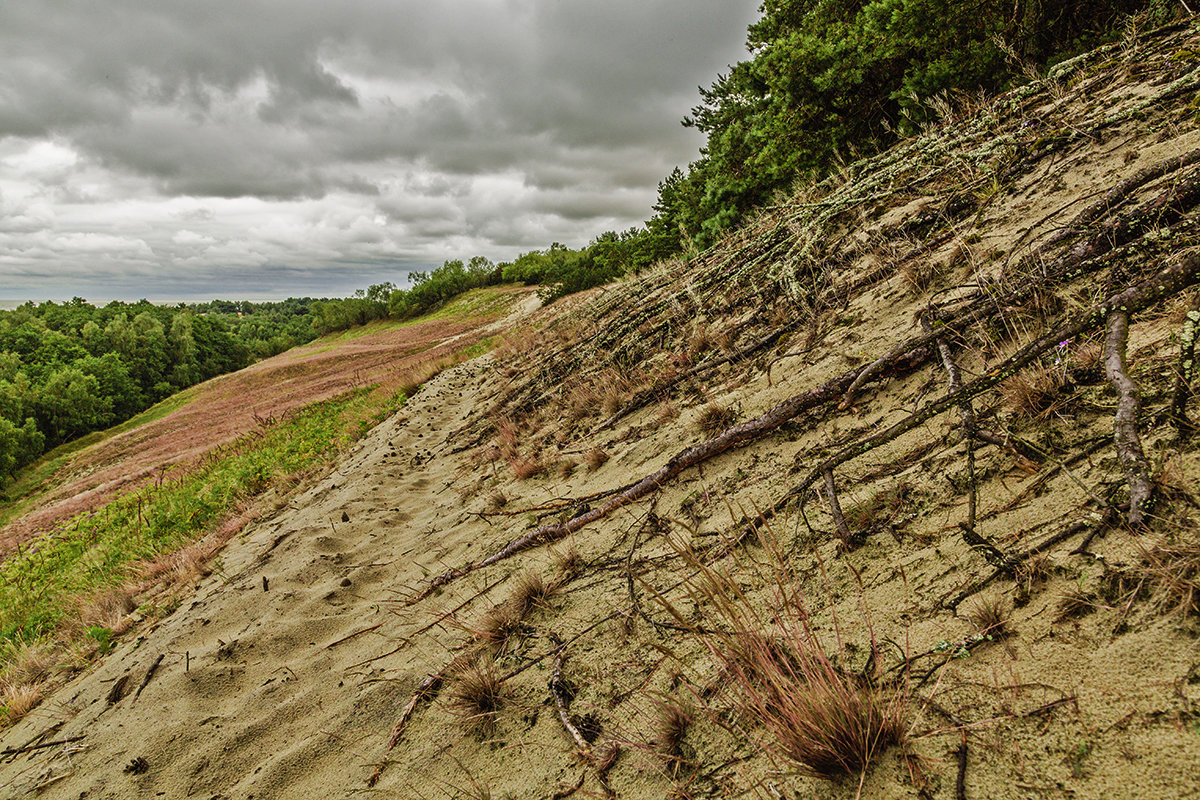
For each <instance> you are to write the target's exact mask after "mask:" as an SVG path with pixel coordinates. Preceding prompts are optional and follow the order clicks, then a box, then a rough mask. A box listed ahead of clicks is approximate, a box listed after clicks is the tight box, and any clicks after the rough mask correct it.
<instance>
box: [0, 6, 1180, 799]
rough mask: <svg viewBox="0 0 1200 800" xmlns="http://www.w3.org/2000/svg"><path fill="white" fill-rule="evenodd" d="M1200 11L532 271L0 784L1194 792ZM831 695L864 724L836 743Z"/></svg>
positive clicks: (47, 731) (209, 794)
mask: <svg viewBox="0 0 1200 800" xmlns="http://www.w3.org/2000/svg"><path fill="white" fill-rule="evenodd" d="M1197 52H1200V33H1197V32H1195V31H1193V30H1192V29H1191V28H1189V27H1187V26H1177V27H1175V28H1172V29H1167V30H1163V31H1157V32H1153V33H1150V34H1146V35H1144V36H1142V37H1141V38H1138V39H1136V40H1127V41H1125V42H1122V43H1121V44H1120V45H1113V46H1110V47H1106V48H1102V49H1100V50H1098V51H1096V52H1094V53H1092V54H1089V55H1087V56H1084V57H1081V58H1079V59H1076V60H1074V61H1072V62H1068V63H1066V64H1063V65H1060V66H1059V67H1057V68H1055V70H1054V71H1052V72H1051V74H1050V75H1049V76H1047V77H1045V78H1044V79H1042V80H1040V81H1037V82H1034V83H1032V84H1030V85H1029V86H1026V87H1023V88H1021V89H1018V90H1014V91H1013V92H1010V93H1009V94H1007V95H1004V96H1001V97H999V98H997V99H995V100H994V101H991V102H990V103H988V104H985V105H981V106H978V107H974V108H963V109H957V110H954V109H948V111H947V119H946V120H945V121H944V122H943V124H941V125H939V126H937V127H936V128H932V129H931V130H929V131H927V132H926V133H924V134H922V135H921V136H919V137H914V138H913V139H911V140H908V141H906V142H903V143H902V144H901V145H899V146H898V147H896V148H894V149H893V150H891V151H888V152H887V153H884V154H881V155H880V156H877V157H874V158H871V159H866V160H863V161H860V162H857V163H855V164H853V165H851V166H850V167H848V168H847V170H846V171H845V173H844V174H842V175H839V176H837V177H835V178H833V179H830V180H829V181H827V182H826V183H824V184H822V185H819V186H816V187H810V188H809V189H806V190H804V191H802V192H800V193H798V194H797V195H795V196H793V197H791V198H788V199H787V200H785V201H782V202H781V203H780V204H779V205H777V206H776V207H773V208H772V209H769V210H766V211H764V212H763V213H762V214H761V215H760V216H759V217H758V218H757V219H756V220H754V221H753V222H752V223H751V224H749V225H748V226H746V227H745V228H743V229H742V230H741V231H740V232H739V233H737V234H735V235H734V236H732V237H731V238H729V239H728V240H726V241H725V242H723V243H721V244H720V245H718V246H717V247H715V248H713V249H712V250H710V251H707V252H705V253H702V254H698V255H696V256H695V257H694V258H692V259H690V260H688V261H686V262H677V263H670V264H664V265H660V267H658V268H656V269H655V270H652V271H650V272H649V273H647V274H643V275H639V276H635V277H633V278H631V279H629V280H627V281H625V282H623V283H620V284H616V285H613V286H610V287H606V288H604V289H602V290H599V291H596V292H594V293H592V294H591V295H589V296H586V297H579V298H574V299H570V300H569V301H568V302H564V303H562V304H557V303H556V304H554V305H552V306H550V307H549V308H546V309H542V310H541V311H538V312H537V313H536V314H534V315H533V316H531V317H529V318H528V319H527V320H526V322H525V323H524V324H523V325H522V326H521V328H520V330H519V331H518V332H516V333H513V334H510V335H509V336H508V340H507V342H506V343H505V344H504V345H503V346H502V347H500V348H499V349H497V350H496V351H494V352H493V353H492V354H490V355H487V356H483V357H480V358H478V359H474V360H471V361H468V362H466V363H463V364H460V365H458V366H455V367H452V368H449V369H447V370H445V371H443V372H441V373H440V374H439V375H437V376H436V377H434V378H432V379H431V380H429V381H428V382H427V383H426V384H425V385H424V386H423V387H422V388H421V390H420V391H419V392H418V393H417V394H416V395H415V396H414V397H413V398H411V400H410V401H409V403H408V404H407V405H406V406H405V407H404V408H403V409H402V410H401V411H400V412H399V413H398V414H397V415H396V416H394V417H392V418H390V419H388V420H386V421H384V422H383V423H382V424H380V425H379V426H378V427H376V428H375V429H374V430H372V431H371V432H370V433H369V434H368V435H367V436H366V437H365V438H364V439H363V440H362V441H361V443H360V444H359V445H358V446H357V447H356V449H355V450H354V452H352V453H350V454H349V455H348V456H347V458H346V459H345V460H344V461H343V462H341V463H340V464H339V465H338V467H337V469H336V470H335V471H333V472H332V473H331V474H329V475H328V477H326V478H324V479H323V480H321V481H319V482H318V483H317V484H316V485H315V486H313V487H312V488H311V489H310V490H308V491H307V492H305V493H303V494H301V495H298V496H297V497H295V498H294V499H293V500H292V501H291V502H290V503H289V504H288V506H287V507H286V508H283V509H281V510H280V511H278V512H277V513H275V514H274V515H271V516H269V517H267V518H264V519H261V520H259V521H257V522H255V523H253V524H251V525H250V526H248V527H247V528H246V530H245V531H244V532H243V533H242V534H241V535H240V536H239V537H238V538H236V539H235V540H234V541H232V542H231V543H230V544H229V545H227V546H226V548H225V550H224V551H223V552H222V554H221V555H220V556H219V559H218V562H217V563H216V564H215V565H214V569H213V572H212V573H211V575H209V576H208V577H206V578H204V579H202V580H200V581H198V583H197V586H196V588H195V591H194V593H192V594H191V596H189V597H188V598H187V599H186V600H185V601H184V602H183V603H182V604H181V605H180V606H179V608H178V609H176V610H174V611H173V612H172V613H170V614H168V615H166V616H163V617H161V618H154V619H150V620H148V621H146V622H144V623H143V624H142V625H141V627H138V628H135V629H134V630H133V631H132V632H131V633H130V634H127V635H126V636H125V637H124V638H123V639H122V640H121V641H119V642H118V643H117V645H116V647H115V648H114V650H113V651H112V652H111V653H110V654H109V655H108V656H106V657H105V658H103V659H101V660H100V661H98V662H97V663H96V664H95V666H94V667H92V668H91V669H89V670H88V671H87V672H86V673H84V674H82V675H79V676H78V677H76V678H74V679H73V680H71V681H70V682H69V683H68V684H67V685H65V686H64V687H62V688H61V690H59V691H57V692H56V693H55V694H54V695H53V696H52V697H51V698H49V699H48V700H47V701H45V702H43V703H42V704H41V706H39V707H38V708H37V709H36V710H35V711H34V712H33V713H31V714H30V715H29V716H28V717H26V718H24V719H22V720H21V721H20V722H18V723H17V724H15V725H13V726H11V727H9V728H7V729H5V730H4V731H3V732H2V733H0V747H3V748H4V751H3V753H4V755H5V758H6V761H5V763H4V764H2V765H0V796H6V797H25V796H35V797H46V798H79V797H87V798H138V797H147V798H150V797H181V798H192V797H194V798H218V797H219V798H227V799H228V800H247V799H248V798H252V797H256V798H307V797H404V798H410V797H411V798H443V797H445V798H450V797H474V798H482V797H493V798H495V797H512V798H566V797H605V796H608V797H622V798H643V797H655V798H691V797H695V798H700V797H730V798H732V797H743V796H758V797H772V798H782V797H786V798H793V797H828V798H852V797H872V798H910V797H920V798H930V797H933V798H963V797H992V798H1046V797H1061V798H1069V797H1070V798H1074V797H1164V798H1174V797H1189V796H1195V795H1196V794H1197V793H1200V774H1198V773H1197V771H1196V770H1195V764H1196V763H1200V644H1198V639H1197V635H1198V633H1200V624H1198V623H1200V605H1198V603H1200V530H1198V529H1197V523H1196V509H1197V508H1198V507H1200V502H1198V501H1197V499H1196V496H1195V494H1194V491H1195V490H1194V487H1195V486H1196V479H1197V476H1198V475H1200V450H1198V449H1197V441H1198V438H1197V437H1195V436H1188V435H1181V433H1182V434H1186V433H1187V428H1188V426H1187V424H1185V421H1184V420H1183V419H1181V417H1180V414H1179V405H1178V402H1179V400H1180V398H1184V399H1186V396H1187V395H1186V394H1181V391H1182V390H1181V389H1180V387H1179V384H1178V381H1177V380H1176V378H1177V377H1179V376H1182V377H1183V378H1184V379H1185V380H1184V382H1183V384H1182V386H1183V388H1186V387H1187V386H1188V382H1187V379H1190V378H1191V375H1190V372H1189V370H1190V369H1191V366H1190V363H1189V362H1188V360H1187V359H1186V358H1182V359H1181V357H1180V345H1181V340H1182V341H1186V331H1187V325H1186V323H1187V320H1188V319H1189V316H1188V315H1189V313H1191V314H1193V317H1192V319H1193V320H1194V319H1195V309H1196V308H1197V305H1196V303H1197V301H1196V283H1197V281H1200V249H1198V248H1200V245H1198V244H1197V239H1196V225H1197V221H1198V219H1200V218H1198V217H1197V211H1196V209H1197V208H1198V207H1200V189H1198V188H1197V187H1200V172H1197V167H1196V165H1197V164H1200V130H1197V123H1196V110H1195V108H1194V107H1193V105H1191V101H1192V99H1193V98H1194V97H1195V96H1196V93H1197V91H1198V90H1200V62H1197V59H1196V55H1195V54H1196V53H1197ZM1113 298H1116V300H1113ZM1125 314H1128V315H1129V317H1130V320H1129V321H1130V329H1129V338H1128V344H1127V345H1124V346H1122V345H1121V344H1120V337H1118V336H1116V335H1115V334H1114V333H1113V331H1114V330H1116V328H1114V324H1116V325H1117V328H1119V319H1120V318H1121V317H1122V315H1125ZM1114 320H1118V323H1114ZM923 322H924V324H922V323H923ZM1113 342H1117V344H1113ZM1110 354H1112V355H1114V358H1115V356H1123V358H1115V361H1114V363H1117V364H1120V363H1121V362H1124V369H1125V371H1126V372H1127V373H1128V376H1129V377H1130V378H1131V380H1132V381H1133V382H1134V383H1135V384H1136V386H1137V388H1138V390H1139V392H1140V403H1141V405H1140V409H1139V410H1138V413H1137V415H1136V428H1137V430H1138V433H1139V437H1140V443H1141V448H1142V450H1143V452H1144V454H1145V459H1146V466H1145V470H1146V473H1147V476H1148V477H1149V479H1150V481H1151V488H1152V490H1153V495H1154V502H1153V503H1152V504H1151V505H1149V506H1148V513H1147V521H1146V522H1145V524H1138V525H1133V524H1129V523H1128V518H1129V515H1130V513H1131V512H1135V511H1136V508H1135V507H1136V506H1137V502H1136V501H1133V502H1132V503H1131V494H1130V490H1129V486H1130V483H1131V479H1130V476H1131V474H1134V473H1136V471H1137V469H1138V468H1137V466H1136V465H1134V466H1131V464H1130V462H1129V460H1128V459H1127V458H1126V456H1127V455H1128V452H1127V450H1128V445H1127V442H1124V441H1123V442H1121V443H1117V442H1116V441H1115V440H1114V427H1115V422H1114V417H1115V416H1116V414H1117V411H1118V408H1119V407H1120V406H1122V404H1123V403H1125V402H1127V400H1128V398H1125V400H1122V397H1121V396H1120V395H1119V394H1118V392H1117V391H1116V390H1115V389H1114V388H1113V385H1110V384H1113V383H1115V384H1119V381H1116V382H1110V380H1109V379H1108V378H1106V375H1105V362H1106V361H1109V360H1110V359H1107V358H1106V356H1107V355H1110ZM1117 369H1118V371H1119V370H1120V366H1118V367H1117ZM952 373H954V374H952ZM955 375H956V376H955ZM968 403H969V405H970V417H969V421H968V422H967V423H965V424H964V417H963V415H962V414H963V411H964V407H965V406H966V405H967V404H968ZM1194 406H1195V403H1194V402H1192V403H1191V405H1185V406H1184V409H1185V411H1186V413H1188V414H1191V415H1193V416H1194V415H1195V414H1196V413H1197V412H1196V410H1195V407H1194ZM539 584H540V586H541V588H539ZM753 658H758V659H759V661H757V662H753V660H752V659H753ZM831 686H832V687H834V688H835V689H836V691H827V692H826V694H829V695H833V696H834V697H833V700H832V701H830V702H834V703H835V706H834V707H833V708H834V710H833V711H828V709H829V708H831V706H827V705H821V703H823V702H825V701H823V700H822V701H820V702H817V703H816V705H815V706H808V707H807V708H809V709H810V710H809V711H808V712H805V711H803V709H802V708H801V707H799V706H791V705H789V703H790V699H789V698H813V697H819V696H820V695H821V692H822V691H825V690H827V689H828V688H829V687H831ZM773 693H774V694H773ZM847 697H849V698H851V700H850V701H846V700H845V698H847ZM838 698H841V700H840V701H839V700H838ZM814 702H816V701H814ZM836 702H861V703H864V704H866V705H867V706H871V707H872V708H875V709H876V711H878V714H877V715H876V717H875V718H873V719H875V721H874V722H871V723H870V725H873V726H874V727H873V728H870V730H872V731H874V734H873V735H877V736H878V739H879V747H877V748H870V747H868V748H867V749H868V750H869V751H870V752H869V753H868V755H869V758H868V759H867V761H868V762H869V763H867V764H866V765H865V766H863V765H862V764H859V763H851V764H850V765H849V768H848V769H842V770H840V771H841V772H843V773H845V774H840V775H832V776H828V775H826V776H822V775H814V774H813V773H814V772H838V771H839V770H838V769H836V768H833V767H829V766H828V765H827V764H826V765H825V766H821V765H820V764H817V766H814V764H815V763H817V762H813V761H810V762H808V765H807V768H806V767H805V762H804V761H803V759H802V756H803V753H805V752H810V751H811V749H812V746H813V741H814V739H813V737H812V736H811V735H808V734H806V733H805V728H804V726H803V725H801V724H799V723H800V722H803V721H806V720H807V721H811V718H812V717H813V715H814V713H815V715H816V716H818V717H819V716H820V714H821V713H825V715H826V717H830V718H832V717H837V716H838V715H839V714H840V713H841V711H838V710H837V709H839V708H840V709H842V710H844V709H845V708H846V706H845V705H843V706H836ZM871 704H874V705H871ZM787 708H793V709H795V708H801V710H798V711H797V710H794V711H790V712H785V711H783V710H782V709H787ZM812 708H816V709H817V712H813V711H812V710H811V709H812ZM821 709H826V710H827V711H826V712H822V711H821ZM805 714H808V716H805ZM866 716H868V717H869V716H870V714H867V715H866ZM880 717H888V718H889V719H892V720H893V721H892V722H891V723H889V724H887V725H885V724H883V723H882V722H881V721H880V719H879V718H880ZM885 721H886V720H885ZM870 725H869V726H868V727H870ZM826 728H828V725H826ZM806 736H807V737H808V738H806ZM850 738H852V737H850ZM834 743H835V744H836V745H838V747H837V748H835V749H839V748H840V750H839V752H848V751H849V750H850V748H849V747H848V746H846V747H841V745H846V744H847V737H845V736H843V737H842V738H841V739H837V738H835V739H834ZM805 748H808V750H806V749H805Z"/></svg>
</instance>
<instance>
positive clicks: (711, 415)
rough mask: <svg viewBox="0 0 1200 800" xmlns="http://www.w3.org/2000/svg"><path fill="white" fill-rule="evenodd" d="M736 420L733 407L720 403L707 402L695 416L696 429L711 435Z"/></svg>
mask: <svg viewBox="0 0 1200 800" xmlns="http://www.w3.org/2000/svg"><path fill="white" fill-rule="evenodd" d="M736 421H737V414H735V413H734V412H733V409H731V408H728V407H726V406H723V405H721V404H720V403H709V404H708V405H707V406H705V407H704V410H703V411H701V412H700V416H698V417H696V429H697V430H698V431H700V432H701V433H703V434H707V435H709V436H713V435H715V434H718V433H720V432H721V431H723V430H725V429H726V428H728V427H729V426H730V425H732V424H733V423H735V422H736Z"/></svg>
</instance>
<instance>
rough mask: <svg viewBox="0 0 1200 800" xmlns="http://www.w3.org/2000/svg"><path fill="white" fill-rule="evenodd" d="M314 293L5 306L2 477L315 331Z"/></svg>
mask: <svg viewBox="0 0 1200 800" xmlns="http://www.w3.org/2000/svg"><path fill="white" fill-rule="evenodd" d="M312 303H313V300H312V299H311V298H302V299H300V298H297V299H290V300H286V301H283V302H277V303H250V302H246V301H241V302H235V301H223V300H214V301H211V302H208V303H201V304H194V305H183V304H180V305H178V306H175V307H167V306H159V305H154V304H152V303H150V302H147V301H145V300H142V301H139V302H137V303H123V302H112V303H108V304H107V305H105V306H103V307H96V306H94V305H92V304H90V303H88V302H87V301H85V300H83V299H82V298H78V297H76V298H75V299H73V300H71V301H69V302H66V303H54V302H44V303H40V304H34V303H26V304H24V305H22V306H19V307H18V308H16V309H14V310H12V311H3V312H0V486H2V485H3V484H4V483H5V482H7V480H8V479H9V478H11V476H12V475H13V474H14V473H15V472H16V471H17V470H18V469H20V468H21V467H22V466H24V465H26V464H28V463H30V462H32V461H33V460H34V459H36V458H37V457H38V456H40V455H41V454H42V453H43V452H45V451H46V450H49V449H50V448H53V447H55V446H57V445H60V444H63V443H64V442H68V441H71V440H72V439H75V438H77V437H79V436H82V435H84V434H86V433H89V432H91V431H95V430H102V429H104V428H107V427H109V426H111V425H114V424H117V423H119V422H123V421H125V420H127V419H129V418H130V417H132V416H134V415H135V414H137V413H138V412H140V411H143V410H144V409H146V408H149V407H150V406H152V405H154V404H155V403H157V402H159V401H160V400H162V399H164V398H166V397H168V396H170V395H172V394H174V393H175V392H178V391H180V390H182V389H186V388H187V387H189V386H192V385H194V384H196V383H199V382H200V381H204V380H207V379H209V378H211V377H214V376H216V375H220V374H223V373H226V372H231V371H233V370H237V369H241V368H242V367H245V366H247V365H248V364H250V363H252V362H253V361H255V360H256V359H259V358H265V357H267V356H271V355H274V354H276V353H280V352H283V351H284V350H287V349H289V348H291V347H294V346H296V345H298V344H303V343H305V342H308V341H310V340H312V339H313V337H314V335H315V334H314V332H313V328H312V324H311V316H310V314H311V306H312Z"/></svg>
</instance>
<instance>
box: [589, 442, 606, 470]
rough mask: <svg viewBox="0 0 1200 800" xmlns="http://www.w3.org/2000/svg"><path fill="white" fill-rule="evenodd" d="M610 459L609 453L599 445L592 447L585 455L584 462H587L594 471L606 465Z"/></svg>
mask: <svg viewBox="0 0 1200 800" xmlns="http://www.w3.org/2000/svg"><path fill="white" fill-rule="evenodd" d="M608 459H609V455H608V453H606V452H604V451H603V450H601V449H600V448H599V447H592V448H591V449H590V450H588V451H587V452H586V453H584V455H583V460H584V463H586V464H587V466H588V469H590V470H592V471H593V472H595V471H596V470H598V469H600V467H602V466H604V464H605V462H607V461H608Z"/></svg>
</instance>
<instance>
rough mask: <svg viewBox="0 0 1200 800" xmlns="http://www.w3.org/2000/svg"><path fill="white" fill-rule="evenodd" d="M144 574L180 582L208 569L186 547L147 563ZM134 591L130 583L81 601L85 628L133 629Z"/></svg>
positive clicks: (135, 606)
mask: <svg viewBox="0 0 1200 800" xmlns="http://www.w3.org/2000/svg"><path fill="white" fill-rule="evenodd" d="M143 573H144V574H146V575H149V576H153V577H155V578H162V579H165V580H168V581H169V582H173V583H176V584H179V583H183V582H185V581H189V580H192V579H194V578H198V577H200V576H201V575H207V574H208V571H207V568H206V567H205V566H204V565H203V561H202V559H201V558H200V556H199V554H197V553H195V552H193V551H192V550H191V549H184V550H177V551H175V552H174V553H167V554H164V555H161V556H159V557H158V558H156V559H155V560H154V561H152V562H150V563H149V564H147V565H146V567H145V568H144V570H143ZM133 592H134V590H133V588H132V587H130V586H120V587H114V588H111V589H107V590H105V591H104V592H101V593H100V594H98V595H96V596H95V597H90V598H87V599H86V600H81V601H79V603H78V609H79V610H78V617H77V618H78V620H79V622H80V623H81V624H82V625H83V626H84V627H98V628H108V629H109V630H111V631H112V632H113V633H124V632H125V631H126V630H128V628H129V622H128V620H127V618H128V616H129V614H130V613H132V612H133V610H134V609H135V608H137V603H135V602H134V600H133Z"/></svg>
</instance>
